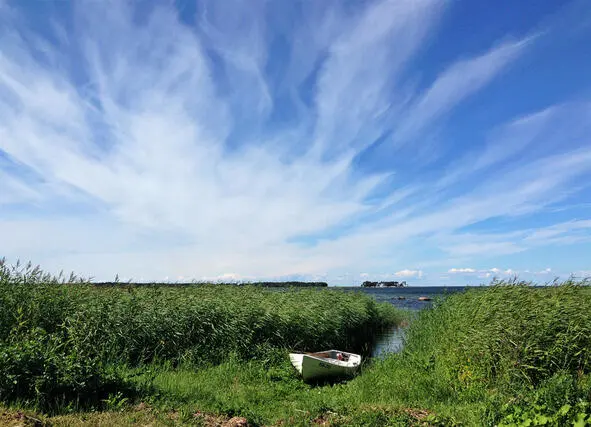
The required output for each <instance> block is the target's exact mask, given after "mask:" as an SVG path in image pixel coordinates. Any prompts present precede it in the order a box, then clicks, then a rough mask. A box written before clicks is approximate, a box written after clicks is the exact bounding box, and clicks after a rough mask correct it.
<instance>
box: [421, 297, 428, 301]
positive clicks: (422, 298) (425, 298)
mask: <svg viewBox="0 0 591 427" xmlns="http://www.w3.org/2000/svg"><path fill="white" fill-rule="evenodd" d="M419 301H431V298H430V297H419Z"/></svg>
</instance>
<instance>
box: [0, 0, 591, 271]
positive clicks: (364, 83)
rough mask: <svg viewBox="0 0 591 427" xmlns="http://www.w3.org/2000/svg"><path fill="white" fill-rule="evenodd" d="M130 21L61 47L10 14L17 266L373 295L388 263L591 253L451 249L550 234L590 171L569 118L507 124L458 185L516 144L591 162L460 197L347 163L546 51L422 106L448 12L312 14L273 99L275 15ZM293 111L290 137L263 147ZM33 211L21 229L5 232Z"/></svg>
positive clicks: (378, 9) (566, 231) (1, 192)
mask: <svg viewBox="0 0 591 427" xmlns="http://www.w3.org/2000/svg"><path fill="white" fill-rule="evenodd" d="M133 7H134V4H133V3H125V2H115V3H112V4H111V5H110V7H109V8H102V7H100V6H99V5H98V4H94V3H88V4H84V6H76V7H75V8H74V9H75V16H74V17H73V18H74V20H75V21H76V22H77V23H78V24H79V25H77V26H76V29H75V30H73V32H68V31H61V30H63V28H62V29H61V30H59V28H58V27H56V29H57V30H56V31H57V32H58V33H59V34H57V35H56V36H57V37H56V39H57V40H61V41H62V42H61V43H62V44H61V45H53V44H51V43H50V42H48V41H46V40H44V39H43V37H41V35H39V34H36V33H34V32H32V31H31V30H30V29H27V27H26V26H25V24H26V22H27V20H26V19H21V18H20V17H19V16H18V11H17V8H16V7H15V8H14V10H13V9H10V11H9V12H10V13H9V12H7V11H6V10H5V9H6V8H2V10H1V11H0V14H1V16H0V18H1V22H2V25H1V26H0V51H2V56H1V57H0V161H2V162H3V163H0V205H1V206H2V207H3V211H2V213H0V235H1V236H2V240H3V248H2V249H3V251H4V253H3V254H5V255H6V256H8V257H9V258H10V259H16V258H25V259H32V260H33V261H35V262H40V263H42V264H43V265H44V266H46V267H48V268H50V269H54V270H59V269H61V268H63V269H67V270H70V269H72V270H76V271H78V272H80V273H82V274H86V275H92V276H95V277H97V278H107V279H109V278H112V277H113V276H114V274H115V273H119V274H120V275H121V276H125V277H138V276H139V275H140V274H141V275H142V277H181V276H182V277H184V278H186V279H188V280H190V279H191V278H195V277H202V275H203V277H213V278H219V277H226V276H225V275H226V274H231V275H232V276H227V277H228V278H230V277H253V278H254V277H256V278H264V277H286V276H288V275H298V274H301V275H306V276H307V277H324V276H318V275H324V274H327V273H326V272H331V273H330V274H331V276H330V277H335V275H337V274H341V273H342V270H343V269H345V268H348V269H349V268H359V269H362V270H363V271H366V272H367V273H361V275H360V276H359V277H368V276H363V274H366V275H374V273H373V272H377V271H385V270H386V268H385V266H388V265H391V262H392V259H395V260H396V265H421V268H424V267H423V266H424V265H425V266H426V265H428V264H429V262H431V263H432V262H433V260H426V262H425V263H422V262H420V263H419V262H418V260H419V258H420V257H421V256H422V252H421V250H422V249H423V248H431V249H436V250H443V251H444V253H445V255H449V256H450V257H454V258H458V259H459V260H458V261H457V262H458V263H462V264H463V263H464V262H465V263H469V262H470V258H471V257H473V256H479V257H483V256H486V255H491V254H507V253H517V252H520V251H523V250H526V249H528V248H531V247H533V246H536V245H542V244H559V243H560V242H562V243H567V241H568V239H571V240H570V241H572V239H584V238H587V237H588V236H587V234H586V233H587V230H588V229H589V228H591V227H589V226H588V224H586V222H585V221H571V222H568V223H564V224H556V225H555V226H552V227H554V228H552V227H549V228H547V229H540V230H538V231H537V232H536V231H534V230H525V231H522V232H520V233H518V234H515V235H511V236H509V235H507V234H505V235H503V236H500V235H499V234H498V233H497V235H496V236H493V235H492V234H490V233H489V234H487V235H482V234H480V235H479V234H478V233H472V234H470V235H466V234H465V233H466V232H465V231H462V232H459V231H458V230H460V229H464V228H465V227H468V226H470V225H472V224H476V223H479V222H482V221H485V220H487V219H490V218H499V217H513V216H517V215H524V214H531V213H536V212H539V211H540V210H542V209H544V208H545V207H547V206H548V205H550V204H552V203H556V202H558V201H560V200H562V199H563V198H564V197H566V196H567V195H568V194H569V191H570V192H572V191H576V189H574V188H573V185H572V184H573V181H576V180H577V179H579V178H581V177H582V176H585V175H586V174H589V172H590V171H591V166H590V165H591V151H590V150H589V149H588V148H585V147H586V143H587V142H588V140H587V138H588V137H585V134H584V132H582V131H581V129H579V130H577V131H576V132H577V133H573V132H575V129H574V127H573V126H560V125H561V124H563V122H564V115H563V114H559V113H556V111H560V109H556V108H550V109H544V110H542V111H541V112H539V113H532V115H531V116H526V118H521V119H518V120H511V121H510V123H509V125H507V126H506V128H503V130H502V131H501V132H500V136H499V135H497V134H495V133H494V132H493V134H492V136H491V139H490V140H488V142H487V144H488V145H487V148H485V150H484V151H483V152H482V153H480V157H477V159H480V160H478V161H477V162H476V163H478V164H479V166H478V167H476V168H473V167H471V165H473V164H474V163H475V162H474V159H473V158H467V159H461V162H460V164H459V165H458V169H461V170H463V171H465V172H463V173H464V174H465V175H468V174H470V173H474V170H475V169H477V170H480V169H482V170H484V169H486V167H488V166H490V165H492V164H497V163H499V162H501V161H504V160H505V159H507V158H509V157H511V156H512V155H514V154H515V153H518V152H520V151H519V150H518V149H513V148H511V147H510V148H509V149H508V150H509V151H508V152H506V151H504V147H505V145H507V144H505V142H506V141H514V140H516V139H520V138H521V137H524V136H528V138H529V139H528V142H527V144H526V143H524V146H523V147H521V148H520V149H523V148H524V147H525V146H530V145H532V146H533V145H534V140H535V138H537V137H538V136H539V135H540V134H541V133H544V132H542V131H543V130H546V129H558V130H559V131H560V132H558V134H559V137H558V136H557V135H549V136H548V137H547V140H548V141H549V142H548V144H551V143H554V144H555V145H559V144H562V143H564V144H566V143H565V142H564V141H579V144H580V146H581V147H582V148H578V146H577V145H576V144H575V143H574V142H571V144H570V145H569V144H566V145H568V149H565V150H563V151H560V152H555V151H552V152H547V153H545V154H544V155H540V156H539V157H535V158H532V157H527V156H526V157H524V158H523V159H520V167H519V168H518V169H517V170H511V169H510V168H509V170H505V171H503V173H502V174H494V175H493V176H484V177H481V179H479V180H474V182H471V185H470V186H468V188H467V189H466V188H451V187H450V185H451V183H453V182H455V181H454V180H449V179H448V181H447V185H442V184H441V183H442V182H444V181H445V179H446V178H445V176H443V177H438V176H436V175H435V176H434V175H432V174H425V176H423V174H421V173H420V170H419V173H418V175H417V176H418V178H417V177H412V178H413V179H414V180H416V182H410V181H405V180H404V178H405V177H404V176H403V175H404V173H403V172H404V171H397V170H394V169H392V170H391V171H389V172H388V173H384V174H367V173H365V174H363V173H359V171H358V170H357V169H356V165H355V161H354V158H355V157H356V156H358V155H360V154H361V153H362V152H363V150H364V149H365V148H366V147H367V145H368V144H370V143H371V142H372V141H373V140H375V139H376V138H378V137H379V136H381V135H382V134H391V135H392V138H394V140H395V141H396V140H400V141H405V142H410V141H415V140H416V141H419V139H418V138H415V136H416V135H419V134H421V133H422V132H423V130H424V129H427V130H428V129H432V128H433V127H434V126H437V125H438V124H439V123H440V121H441V119H443V118H444V116H445V115H446V114H448V113H450V112H452V111H453V109H454V108H456V107H457V106H458V105H460V103H461V102H462V101H463V100H465V99H467V98H468V97H469V96H472V95H475V94H476V92H478V91H479V90H481V89H482V88H484V87H485V86H486V85H487V84H489V83H490V82H492V81H493V80H494V79H495V78H496V77H498V76H499V75H500V74H501V73H502V72H503V71H505V70H508V67H509V65H511V64H512V63H513V62H515V61H516V60H518V59H519V58H520V56H521V55H523V54H524V53H525V52H526V50H527V49H529V46H531V45H532V44H533V43H534V41H533V40H532V39H531V38H526V39H523V40H519V41H512V42H505V43H503V44H498V45H496V46H495V47H494V48H492V49H490V50H489V51H487V52H484V53H482V52H481V53H480V54H477V55H476V56H473V57H462V58H461V59H460V60H457V61H456V62H451V63H450V64H448V65H447V66H446V67H445V68H444V71H443V72H442V73H441V74H440V75H438V76H435V77H434V78H433V81H432V82H431V83H429V82H427V84H426V88H425V89H421V88H420V87H418V86H416V85H414V84H410V83H409V81H408V79H409V77H408V74H412V72H411V71H412V70H411V68H410V66H411V64H412V61H413V60H414V59H415V58H416V57H417V56H418V55H419V54H420V53H421V51H422V50H423V49H424V48H425V46H426V44H427V42H428V38H429V37H430V36H431V35H432V34H433V31H434V29H435V27H436V24H437V22H438V20H439V19H440V17H441V15H442V12H443V9H444V8H445V2H443V1H438V0H420V1H411V0H404V1H396V2H393V1H377V2H371V3H367V4H366V3H363V4H359V5H357V6H356V8H357V9H356V12H359V13H355V14H352V13H349V12H350V10H348V9H345V8H344V6H343V5H341V4H339V3H335V4H331V5H330V6H326V5H324V4H323V3H321V2H304V3H302V4H301V7H302V8H303V10H302V11H300V12H301V16H302V22H296V23H291V24H290V26H288V28H289V29H290V30H292V33H289V37H287V39H289V40H290V41H291V42H293V49H289V50H288V53H287V55H288V58H286V60H285V61H282V63H283V62H284V63H285V64H284V65H286V68H287V70H286V71H285V73H283V74H281V75H280V77H281V78H270V77H269V76H268V75H266V74H265V67H266V66H268V65H269V59H270V56H269V55H270V54H271V53H270V47H269V46H270V44H271V42H272V40H271V39H270V36H269V34H272V33H273V31H277V30H278V28H276V27H281V28H280V29H279V30H280V31H287V29H285V28H287V27H285V28H284V26H283V25H279V24H278V23H277V22H275V21H271V22H268V21H267V20H265V19H263V18H264V17H265V16H266V15H265V13H267V12H269V10H268V9H266V8H267V7H270V6H269V5H268V4H267V3H264V2H256V3H255V2H243V3H237V4H236V5H235V8H234V9H232V10H231V11H227V10H226V9H227V8H225V7H223V6H221V5H220V4H219V2H209V3H207V4H206V5H205V7H201V6H200V8H199V11H198V14H197V19H198V21H199V24H200V25H199V28H198V29H195V28H189V27H188V26H186V25H185V24H183V23H182V22H181V21H180V19H179V17H178V16H177V15H176V13H175V12H174V10H173V9H172V8H170V7H167V6H165V5H163V4H161V5H158V6H156V7H154V8H151V9H150V10H149V11H147V12H146V16H145V17H144V18H145V19H142V20H137V19H136V18H137V17H136V16H135V15H134V13H135V11H134V10H133ZM294 7H295V6H294ZM298 7H300V6H298ZM283 19H285V17H283ZM288 21H291V20H290V19H288ZM286 25H287V24H286ZM310 28H313V29H314V31H310ZM211 53H215V54H216V59H215V60H212V59H211V57H210V54H211ZM216 67H217V68H216ZM220 68H221V69H222V70H223V71H221V70H220ZM277 74H279V73H277ZM313 76H316V82H315V83H316V84H315V85H309V84H307V83H306V82H308V81H309V79H310V78H311V77H313ZM271 77H276V76H271ZM412 79H413V78H412V76H411V78H410V80H412ZM307 85H308V86H313V87H312V88H310V91H311V93H310V94H308V95H307V99H305V98H306V96H305V95H303V94H302V93H301V92H302V87H307ZM283 99H288V100H289V101H290V102H291V103H292V104H293V105H292V107H293V109H294V110H296V111H297V112H296V113H294V115H295V116H296V120H294V122H295V124H287V125H285V126H284V127H280V129H275V128H267V127H266V123H267V122H268V121H269V120H270V117H271V116H272V115H273V113H274V112H276V110H275V109H276V108H278V105H277V104H278V103H280V102H282V101H281V100H283ZM278 110H281V108H278ZM577 117H578V116H577ZM393 124H395V125H396V127H393ZM581 135H583V137H581ZM497 143H498V144H497ZM416 144H417V147H416V149H417V150H419V149H421V147H419V146H418V145H419V142H417V143H416ZM409 145H410V144H409ZM495 147H497V148H495ZM511 150H513V151H511ZM511 153H513V154H511ZM404 158H405V162H407V163H412V156H409V157H404ZM4 161H6V165H8V166H6V165H5V163H4ZM418 166H420V165H417V168H418ZM541 170H542V171H552V173H545V174H540V171H541ZM401 172H402V173H401ZM462 176H463V175H462ZM388 179H394V180H396V179H397V180H398V181H395V184H396V185H391V183H390V181H388ZM409 182H410V183H409ZM442 188H444V189H445V190H449V194H448V193H446V192H442V191H441V189H442ZM377 190H379V192H380V195H381V196H380V197H376V196H375V192H376V191H377ZM23 204H25V205H26V206H27V208H28V209H27V212H26V215H19V216H18V220H17V219H15V216H14V215H13V216H9V215H8V214H6V213H5V212H9V210H10V209H14V210H17V208H19V207H22V205H23ZM4 207H9V208H10V209H6V210H5V209H4ZM340 227H345V228H344V229H345V230H346V231H344V232H338V229H339V228H340ZM335 230H337V231H335ZM462 233H463V234H462ZM40 236H42V238H43V245H39V239H40ZM479 239H480V240H479ZM6 242H8V243H6ZM466 258H467V259H466ZM445 262H448V260H447V259H446V261H445ZM449 263H450V264H451V261H449ZM454 263H455V260H454ZM352 266H354V267H352ZM452 270H453V269H452ZM458 270H461V269H458ZM465 270H468V269H465ZM227 272H235V273H227ZM450 272H451V270H450ZM357 274H358V273H352V276H351V277H355V276H356V275H357ZM394 275H395V276H396V277H418V278H420V277H422V276H423V271H422V270H402V271H399V272H397V273H394ZM348 277H349V276H342V280H349V278H348Z"/></svg>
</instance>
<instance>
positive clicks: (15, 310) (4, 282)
mask: <svg viewBox="0 0 591 427" xmlns="http://www.w3.org/2000/svg"><path fill="white" fill-rule="evenodd" d="M0 306H1V307H2V310H1V312H0V374H1V375H0V400H2V401H5V402H13V401H21V402H25V403H28V404H30V405H34V406H37V407H39V408H42V409H44V410H53V409H55V407H59V406H63V405H64V404H71V403H72V402H73V404H75V405H77V406H84V405H89V404H90V405H97V404H99V403H100V401H101V400H102V399H105V398H106V397H107V396H108V395H109V394H111V393H113V392H114V391H116V390H117V391H121V392H123V393H125V394H126V395H133V396H135V395H137V394H139V393H141V392H145V390H146V389H147V388H148V386H147V384H148V383H149V381H150V379H149V378H145V379H146V382H139V383H138V381H132V378H135V377H136V376H135V374H131V373H130V372H131V371H130V369H132V368H138V367H140V368H141V369H140V370H139V371H138V372H148V371H150V369H151V368H150V366H151V365H153V366H157V365H166V366H169V367H173V368H174V367H178V366H183V367H185V369H191V370H195V369H198V368H199V369H203V368H206V367H210V366H215V365H218V364H220V363H223V362H224V361H227V360H230V359H231V358H233V359H234V360H239V361H246V360H254V361H265V362H268V361H269V360H275V359H278V358H280V357H281V356H282V355H283V353H282V352H285V351H286V350H287V349H292V350H302V351H306V350H314V349H318V348H342V349H344V350H350V351H355V352H362V353H367V352H368V351H369V350H370V349H371V345H372V342H371V341H372V337H373V336H374V335H375V331H378V330H380V329H381V328H383V327H385V326H387V325H391V324H394V323H396V322H398V321H399V320H400V313H399V312H398V311H396V310H395V309H394V308H393V307H391V306H389V305H388V304H382V305H379V304H377V303H375V302H374V300H373V299H371V298H369V297H366V296H361V295H354V294H350V293H341V292H326V291H321V290H317V289H295V288H294V289H288V290H285V291H276V290H267V289H264V288H260V287H255V286H244V287H234V286H222V285H208V286H206V285H200V286H189V287H187V286H183V287H178V288H175V287H158V286H151V287H134V286H123V287H97V286H94V285H92V284H89V283H86V282H84V281H81V280H78V279H76V278H75V277H73V276H72V277H70V278H69V279H68V280H64V279H63V278H61V277H58V278H52V277H50V276H48V275H46V274H44V273H42V272H41V271H40V270H39V269H38V268H32V266H31V265H27V266H16V267H13V268H11V267H8V266H6V265H5V264H4V263H2V264H0ZM144 377H145V376H144Z"/></svg>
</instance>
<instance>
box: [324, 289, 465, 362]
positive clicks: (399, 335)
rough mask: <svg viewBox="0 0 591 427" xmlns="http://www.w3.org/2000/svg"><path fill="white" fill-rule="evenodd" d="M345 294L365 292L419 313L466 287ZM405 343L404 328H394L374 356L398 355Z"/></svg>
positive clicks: (378, 345) (382, 340) (374, 351)
mask: <svg viewBox="0 0 591 427" xmlns="http://www.w3.org/2000/svg"><path fill="white" fill-rule="evenodd" d="M332 289H337V288H332ZM338 289H339V290H342V291H345V292H363V293H365V294H367V295H370V296H372V297H373V298H375V299H376V301H379V302H389V303H390V304H392V305H394V306H395V307H399V308H403V309H406V310H413V311H418V310H421V309H423V308H427V307H430V306H431V304H432V303H433V301H434V300H436V299H437V298H442V297H445V296H446V295H449V294H450V293H454V292H462V291H464V290H465V289H466V287H464V286H409V287H406V288H361V287H359V286H355V287H341V288H338ZM419 297H427V298H430V301H419ZM403 343H404V328H392V329H391V330H389V331H385V332H384V333H382V334H380V336H379V337H378V341H377V342H376V345H375V346H374V349H373V352H372V356H373V357H383V356H384V355H386V354H388V353H397V352H399V351H400V350H402V346H403Z"/></svg>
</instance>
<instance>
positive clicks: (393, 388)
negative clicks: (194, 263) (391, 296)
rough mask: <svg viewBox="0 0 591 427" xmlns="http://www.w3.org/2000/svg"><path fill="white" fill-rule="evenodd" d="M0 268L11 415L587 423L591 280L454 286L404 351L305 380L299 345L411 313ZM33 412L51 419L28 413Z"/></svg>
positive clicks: (410, 334)
mask: <svg viewBox="0 0 591 427" xmlns="http://www.w3.org/2000/svg"><path fill="white" fill-rule="evenodd" d="M2 271H3V273H2ZM0 274H3V275H2V276H0V277H1V278H2V279H1V281H0V283H1V284H0V304H2V307H5V306H6V307H9V308H10V309H9V310H8V311H7V310H2V311H0V313H1V314H0V316H2V317H1V320H0V322H1V323H0V326H1V329H0V331H1V332H0V333H1V334H2V335H0V374H1V375H0V378H3V377H7V378H12V379H13V380H12V382H11V381H10V380H0V381H3V382H0V399H1V400H2V401H3V402H4V403H5V404H9V405H11V408H12V409H11V410H12V412H6V413H5V414H12V415H10V416H14V417H18V416H23V417H33V418H36V419H38V420H39V421H40V422H41V423H44V422H47V423H52V424H53V425H80V423H81V422H82V420H88V421H90V422H92V423H94V424H95V425H99V424H100V423H103V425H133V424H134V423H144V424H153V425H174V424H187V425H221V424H223V423H224V422H226V423H228V425H231V424H230V423H229V421H230V419H231V418H232V417H240V419H242V418H244V419H246V420H248V422H249V423H250V424H251V425H286V424H287V425H310V424H322V423H325V425H328V424H330V425H359V426H361V425H376V426H382V425H400V426H404V425H465V426H483V425H491V426H492V425H498V426H527V425H557V426H562V425H573V426H585V425H589V424H591V288H590V287H588V286H585V285H586V284H588V282H585V281H582V282H574V281H567V282H565V283H562V284H555V285H552V286H547V287H533V286H531V284H530V283H523V282H518V281H510V282H493V283H492V284H491V286H488V287H481V288H475V289H470V290H468V291H466V292H463V293H453V294H450V295H449V296H447V297H446V298H445V299H444V300H441V301H436V302H435V303H434V304H433V306H432V307H431V308H427V309H425V310H422V311H421V312H419V314H418V315H417V317H416V318H413V319H412V321H411V322H410V326H409V327H408V328H407V330H406V345H405V348H404V350H403V351H402V352H401V353H400V354H392V355H389V356H387V357H385V358H384V359H381V360H373V361H371V362H370V363H367V364H366V365H364V366H363V367H362V372H361V374H360V375H359V376H358V377H356V378H355V379H353V380H351V381H349V382H346V383H337V384H324V385H322V384H319V385H318V384H317V385H314V384H306V383H304V382H302V381H301V380H300V379H299V378H298V376H297V375H296V373H295V370H294V369H293V368H292V367H291V366H290V364H289V362H288V360H287V357H286V355H287V354H286V353H287V349H288V348H297V349H302V350H307V349H316V348H326V347H338V348H344V349H354V348H360V349H361V350H362V351H363V350H364V346H365V349H367V346H368V345H369V341H371V340H368V337H369V336H372V335H373V332H374V331H375V330H376V329H379V328H381V327H383V326H384V325H387V324H394V323H397V322H400V320H401V317H400V313H399V312H397V311H396V310H393V309H392V307H390V306H388V305H380V304H376V303H374V302H373V300H371V299H368V298H367V297H365V296H363V295H362V294H358V293H350V292H339V291H335V290H317V289H303V290H287V291H277V290H266V289H261V288H255V287H244V288H242V287H241V288H236V287H234V288H229V287H224V286H221V287H214V286H199V287H183V288H180V289H176V288H170V287H167V288H159V287H153V288H139V289H138V288H134V287H128V288H96V287H93V286H91V285H88V284H84V283H76V284H74V282H75V281H72V284H67V283H66V284H58V283H57V282H55V281H54V282H51V281H48V280H47V279H48V278H45V279H44V280H41V279H40V278H39V277H40V276H39V277H38V278H37V279H31V275H30V273H27V274H29V277H28V278H26V279H25V278H24V275H23V274H22V273H18V274H15V273H14V272H7V269H6V267H4V270H0ZM37 274H41V273H37ZM62 281H64V280H62ZM66 282H67V281H66ZM7 312H8V314H6V313H7ZM191 334H192V335H191ZM187 336H188V337H187ZM247 344H248V345H247ZM15 379H16V382H15ZM88 396H92V398H90V399H89V400H85V399H87V398H88ZM88 402H90V403H88ZM23 407H24V408H25V409H19V408H23ZM35 408H37V409H38V410H43V411H45V412H44V413H45V415H42V414H41V415H40V414H38V413H30V412H29V413H27V412H26V411H27V410H29V411H30V410H31V409H35ZM92 408H94V410H96V409H100V410H101V411H100V412H95V411H94V410H92ZM17 410H20V411H22V412H16V411H17ZM80 411H90V412H80ZM1 412H2V411H1V410H0V413H1ZM56 413H59V415H54V414H56ZM23 414H24V415H23ZM27 419H28V418H27ZM1 420H2V419H1V418H0V421H1Z"/></svg>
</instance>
